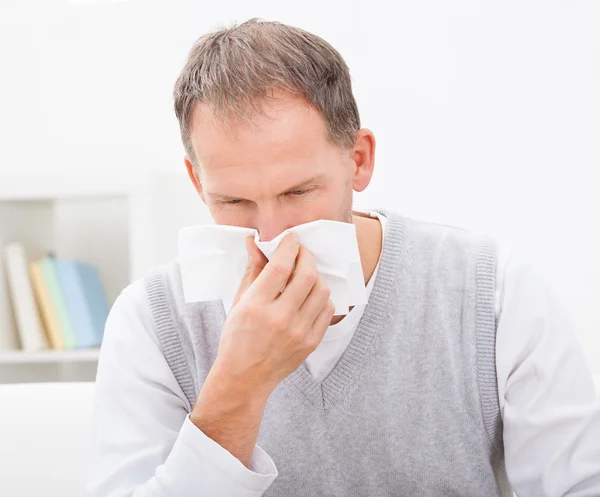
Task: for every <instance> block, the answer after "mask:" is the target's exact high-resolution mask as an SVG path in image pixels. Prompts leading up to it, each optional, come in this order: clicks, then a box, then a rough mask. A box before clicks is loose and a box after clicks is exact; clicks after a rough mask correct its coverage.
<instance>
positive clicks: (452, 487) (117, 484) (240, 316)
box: [89, 20, 600, 497]
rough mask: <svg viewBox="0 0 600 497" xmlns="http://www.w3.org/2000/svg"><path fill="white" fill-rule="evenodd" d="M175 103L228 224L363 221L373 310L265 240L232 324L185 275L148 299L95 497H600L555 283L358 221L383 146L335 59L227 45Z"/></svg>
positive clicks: (116, 391)
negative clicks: (266, 247) (341, 296)
mask: <svg viewBox="0 0 600 497" xmlns="http://www.w3.org/2000/svg"><path fill="white" fill-rule="evenodd" d="M174 96H175V110H176V114H177V117H178V119H179V122H180V126H181V134H182V139H183V144H184V147H185V151H186V158H185V164H186V167H187V170H188V173H189V176H190V178H191V180H192V182H193V183H194V185H195V187H196V189H197V191H198V193H199V195H200V196H201V197H202V200H203V201H204V202H205V203H206V205H207V206H208V208H209V209H210V212H211V214H212V216H213V218H214V219H215V221H216V222H217V224H222V225H234V226H241V227H247V228H254V229H256V230H258V232H259V235H260V238H261V240H271V239H273V238H274V237H276V236H277V235H278V234H280V233H281V232H283V231H284V230H286V229H288V228H291V227H294V226H297V225H300V224H303V223H307V222H310V221H314V220H317V219H329V220H335V221H342V222H351V223H354V224H355V226H356V232H357V239H358V245H359V250H360V255H361V263H362V267H363V271H364V281H365V284H366V286H367V293H368V296H369V300H368V304H366V305H361V306H355V307H353V308H352V309H351V312H350V313H349V314H348V315H346V316H334V315H333V305H332V304H331V301H330V299H329V289H328V287H327V284H326V283H325V281H324V279H323V277H322V276H321V275H319V274H318V273H317V270H316V266H315V261H314V258H313V256H312V255H311V253H310V252H309V251H308V250H307V249H306V248H305V247H303V246H300V244H299V243H298V240H297V238H296V237H295V236H294V235H288V236H286V237H285V238H284V239H283V241H282V242H281V244H280V246H279V248H278V249H277V251H276V252H275V255H274V256H273V258H272V259H271V260H270V261H269V262H267V260H266V259H265V258H264V256H263V255H262V253H261V252H260V251H259V250H258V249H257V247H256V245H255V244H254V242H253V241H252V239H248V241H247V250H248V254H249V258H248V259H249V263H248V267H247V270H246V273H245V276H244V278H243V281H242V282H241V285H240V288H239V291H238V293H237V295H236V298H235V299H234V303H233V306H232V308H231V310H230V312H229V313H227V314H226V313H225V311H224V308H223V304H222V303H221V302H220V301H215V302H208V303H206V302H205V303H194V304H185V303H184V299H183V294H182V288H181V274H180V271H179V266H178V263H177V261H176V260H175V261H173V262H172V263H170V264H168V265H165V266H162V267H159V268H156V269H155V270H154V271H152V272H151V273H150V274H149V275H148V277H147V278H144V279H143V280H140V281H137V282H135V283H133V284H132V285H131V286H129V287H128V288H126V289H125V290H124V291H123V292H122V294H121V295H120V296H119V298H118V299H117V301H116V302H115V304H114V306H113V309H112V311H111V314H110V317H109V319H108V322H107V325H106V332H105V338H104V343H103V347H102V352H101V356H100V362H99V369H98V377H97V404H96V415H95V420H96V421H95V443H94V461H93V465H92V472H91V475H90V479H89V490H90V494H91V495H93V496H98V497H99V496H102V497H111V496H114V497H116V496H136V497H142V496H144V497H149V496H152V497H166V496H192V495H193V496H211V497H213V496H228V497H229V496H260V495H264V496H282V497H283V496H285V497H288V496H300V495H302V496H383V495H390V496H391V495H394V496H396V495H406V496H412V495H427V496H429V495H460V496H494V495H497V496H507V495H512V493H511V490H510V488H511V487H512V488H513V489H514V490H515V491H516V492H517V493H518V495H520V496H558V495H573V496H574V495H577V496H584V495H586V496H592V495H595V496H598V495H600V410H599V408H598V405H597V404H595V400H594V399H595V393H594V387H593V384H592V379H591V375H590V373H589V371H588V370H587V369H586V366H585V363H584V360H583V356H582V353H581V350H580V347H579V345H578V343H577V341H576V339H575V337H574V333H573V330H572V326H571V323H570V322H569V320H568V318H567V316H566V313H565V312H564V310H563V308H562V307H561V305H560V303H559V302H557V299H556V296H555V295H554V293H552V292H551V290H550V289H549V288H548V286H547V285H545V283H544V281H543V278H542V277H541V276H540V275H539V274H538V273H537V272H536V271H535V270H534V269H533V268H532V267H531V265H530V264H529V263H528V262H527V261H526V260H524V259H523V258H521V257H519V256H518V255H517V254H512V253H508V252H507V251H506V250H502V249H501V248H499V247H497V246H496V244H495V242H494V241H493V240H492V239H490V238H489V237H486V236H482V235H478V234H475V233H470V232H468V231H466V230H462V229H459V228H454V227H449V226H442V225H438V224H433V223H425V222H420V221H416V220H413V219H409V218H406V217H404V216H400V215H398V214H394V213H391V212H386V211H379V210H378V211H369V212H357V211H353V210H352V192H353V191H359V192H360V191H362V190H364V189H365V188H366V187H367V186H368V184H369V181H370V179H371V175H372V173H373V166H374V153H375V139H374V136H373V133H372V132H371V131H369V130H368V129H364V128H361V127H360V119H359V114H358V110H357V107H356V103H355V101H354V98H353V95H352V90H351V83H350V76H349V72H348V68H347V66H346V64H345V63H344V61H343V59H342V58H341V56H340V55H339V54H338V53H337V52H336V51H335V50H334V49H333V48H332V47H331V46H330V45H329V44H328V43H326V42H325V41H324V40H322V39H320V38H319V37H317V36H315V35H312V34H310V33H307V32H305V31H302V30H300V29H296V28H293V27H289V26H285V25H282V24H279V23H266V22H260V21H256V20H252V21H248V22H246V23H244V24H241V25H239V26H236V27H233V28H231V29H226V30H222V31H218V32H216V33H212V34H209V35H207V36H204V37H202V38H200V39H199V40H198V42H197V43H196V44H195V45H194V47H193V48H192V50H191V52H190V54H189V59H188V61H187V63H186V65H185V67H184V69H183V71H182V73H181V75H180V77H179V78H178V81H177V83H176V86H175V91H174ZM284 286H285V288H284V290H283V292H282V293H281V294H280V293H279V292H280V290H281V288H283V287H284Z"/></svg>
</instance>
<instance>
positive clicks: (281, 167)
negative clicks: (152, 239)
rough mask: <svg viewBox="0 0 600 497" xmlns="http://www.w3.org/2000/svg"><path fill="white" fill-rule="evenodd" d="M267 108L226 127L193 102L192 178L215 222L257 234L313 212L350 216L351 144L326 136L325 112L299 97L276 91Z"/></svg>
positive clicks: (271, 234) (264, 236)
mask: <svg viewBox="0 0 600 497" xmlns="http://www.w3.org/2000/svg"><path fill="white" fill-rule="evenodd" d="M268 116H269V117H268V118H266V117H264V116H258V115H257V116H255V117H254V118H253V120H252V123H251V124H250V125H244V124H240V125H237V126H235V128H233V129H232V128H231V127H225V126H223V125H219V123H218V122H217V123H216V124H215V122H214V121H213V118H212V116H211V115H210V113H209V112H208V109H207V107H206V106H205V105H204V104H199V105H197V106H196V109H195V111H194V114H193V116H192V128H191V129H192V131H191V134H192V144H193V147H194V150H195V152H196V157H197V158H198V163H199V168H198V170H197V171H195V172H196V173H197V177H196V179H195V183H196V188H197V189H198V192H199V193H200V195H201V197H202V199H203V201H204V202H205V203H206V205H207V206H208V208H209V209H210V212H211V215H212V217H213V219H214V220H215V222H216V223H217V224H223V225H232V226H241V227H246V228H254V229H256V230H258V232H259V235H260V238H261V240H263V241H268V240H271V239H273V238H275V237H276V236H277V235H279V234H280V233H281V232H282V231H284V230H286V229H288V228H291V227H293V226H296V225H299V224H303V223H307V222H310V221H315V220H317V219H329V220H334V221H345V222H351V220H352V216H351V209H352V189H353V182H354V181H355V179H354V177H355V175H356V170H357V165H356V162H355V160H353V155H352V150H343V149H342V148H340V147H339V146H336V145H334V144H332V143H331V142H330V141H329V140H328V139H327V131H326V128H325V121H324V120H323V118H322V117H321V116H320V115H319V113H318V112H317V111H316V110H314V109H313V108H312V107H310V106H309V105H307V104H306V103H304V102H303V101H301V100H299V99H295V98H293V97H291V96H287V95H285V94H279V96H278V98H277V100H275V101H271V100H270V101H269V107H268ZM186 164H187V166H188V171H189V170H190V168H191V164H189V163H188V162H187V161H186ZM369 178H370V175H369ZM367 183H368V181H367ZM365 186H366V185H365Z"/></svg>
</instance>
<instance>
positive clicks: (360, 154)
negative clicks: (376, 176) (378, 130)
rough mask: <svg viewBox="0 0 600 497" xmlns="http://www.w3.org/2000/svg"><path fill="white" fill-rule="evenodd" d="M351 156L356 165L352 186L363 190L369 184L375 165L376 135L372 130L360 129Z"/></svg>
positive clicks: (356, 189) (357, 189)
mask: <svg viewBox="0 0 600 497" xmlns="http://www.w3.org/2000/svg"><path fill="white" fill-rule="evenodd" d="M350 158H351V159H352V161H353V162H354V164H355V165H356V169H355V171H354V176H353V178H352V188H353V189H354V191H356V192H362V191H363V190H364V189H365V188H366V187H367V186H369V183H370V182H371V177H372V176H373V168H374V167H375V135H374V134H373V132H372V131H371V130H369V129H366V128H362V129H360V130H359V131H358V133H357V134H356V141H355V142H354V149H353V150H351V151H350Z"/></svg>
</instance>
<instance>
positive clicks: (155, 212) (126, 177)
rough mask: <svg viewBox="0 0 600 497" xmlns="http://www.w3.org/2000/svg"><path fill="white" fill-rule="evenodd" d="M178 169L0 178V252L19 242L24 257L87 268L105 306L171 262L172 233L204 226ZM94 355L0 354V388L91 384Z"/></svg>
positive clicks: (205, 217)
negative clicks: (49, 257)
mask: <svg viewBox="0 0 600 497" xmlns="http://www.w3.org/2000/svg"><path fill="white" fill-rule="evenodd" d="M180 169H181V171H177V172H170V171H163V170H149V171H144V172H136V173H135V174H119V173H109V174H77V173H75V174H45V175H37V174H36V175H32V174H19V173H15V174H6V173H3V174H0V247H2V246H4V245H6V244H8V243H11V242H13V241H19V242H21V243H23V245H24V246H25V249H26V252H27V256H28V259H30V260H33V259H39V258H41V257H43V256H45V255H46V254H47V253H48V252H53V253H54V254H55V255H56V256H57V257H58V258H68V259H76V260H81V261H85V262H87V263H89V264H92V265H94V266H95V267H97V268H98V270H99V273H100V277H101V280H102V283H103V285H104V287H105V290H106V294H107V298H108V301H109V305H112V303H113V302H114V300H115V299H116V298H117V296H118V295H119V293H120V292H121V290H122V289H123V288H125V287H126V286H127V285H128V284H129V283H131V282H132V281H135V280H136V279H139V278H141V277H143V276H144V275H145V274H146V273H147V271H148V270H149V269H150V268H152V267H153V266H155V265H157V264H162V263H166V262H168V261H169V260H171V259H172V258H174V257H176V254H177V246H176V241H177V232H178V231H179V229H180V228H182V227H184V226H190V225H193V224H207V223H211V222H212V219H211V218H210V215H209V213H208V210H207V208H206V207H205V206H204V204H203V203H202V202H201V200H200V198H199V196H198V195H197V193H196V192H195V190H194V188H193V186H192V184H191V182H190V181H189V178H188V177H187V174H186V173H185V170H184V168H183V167H181V168H180ZM2 291H6V289H2ZM2 332H3V330H1V329H0V333H2ZM98 357H99V350H98V349H76V350H70V351H55V350H44V351H39V352H24V351H20V350H17V351H14V350H11V351H0V383H19V382H31V381H35V382H40V381H93V380H94V379H95V374H96V368H97V362H98Z"/></svg>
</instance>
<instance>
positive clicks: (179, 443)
mask: <svg viewBox="0 0 600 497" xmlns="http://www.w3.org/2000/svg"><path fill="white" fill-rule="evenodd" d="M144 295H145V293H144V287H143V282H142V281H141V280H140V281H139V282H136V283H134V284H133V285H131V286H130V287H128V288H127V289H125V290H124V291H123V292H122V293H121V295H120V296H119V297H118V299H117V301H116V302H115V304H114V306H113V308H112V309H111V312H110V314H109V317H108V319H107V323H106V327H105V333H104V339H103V342H102V349H101V352H100V359H99V363H98V373H97V377H96V387H95V388H96V390H95V405H94V422H93V442H92V453H91V465H90V469H89V475H88V481H87V483H88V485H87V491H88V495H89V496H90V497H117V496H118V497H172V496H174V495H189V496H191V495H194V496H197V497H203V496H207V497H208V496H211V497H213V496H223V497H225V496H227V497H233V496H235V497H238V496H239V497H258V496H261V495H262V494H263V493H264V492H265V490H267V488H268V487H269V486H270V485H271V483H272V482H273V481H274V480H275V478H276V477H277V469H276V467H275V465H274V463H273V461H272V460H271V458H270V457H269V456H268V455H267V454H266V453H265V452H264V451H263V450H262V449H261V448H260V447H259V446H258V445H257V446H255V449H254V452H253V455H252V458H251V463H250V467H251V468H252V470H251V469H248V468H247V467H246V466H244V465H243V464H242V463H241V461H239V460H238V459H237V458H236V457H234V456H233V455H232V454H231V453H230V452H229V451H227V450H226V449H225V448H223V447H221V446H220V445H219V444H217V443H216V442H215V441H213V440H212V439H210V438H209V437H207V436H206V435H205V434H204V433H203V432H202V431H201V430H200V429H198V428H197V427H196V426H195V425H194V424H193V423H192V422H191V421H190V418H189V412H190V411H191V406H190V405H189V402H188V400H187V399H186V397H185V395H184V393H183V391H182V390H181V388H180V387H179V384H178V383H177V380H176V379H175V377H174V375H173V373H172V371H171V369H170V368H169V365H168V364H167V362H166V360H165V358H164V356H163V354H162V352H161V350H160V347H159V344H158V339H157V338H156V336H155V334H154V333H153V325H152V321H151V317H150V312H149V307H148V304H147V299H145V298H144Z"/></svg>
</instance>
